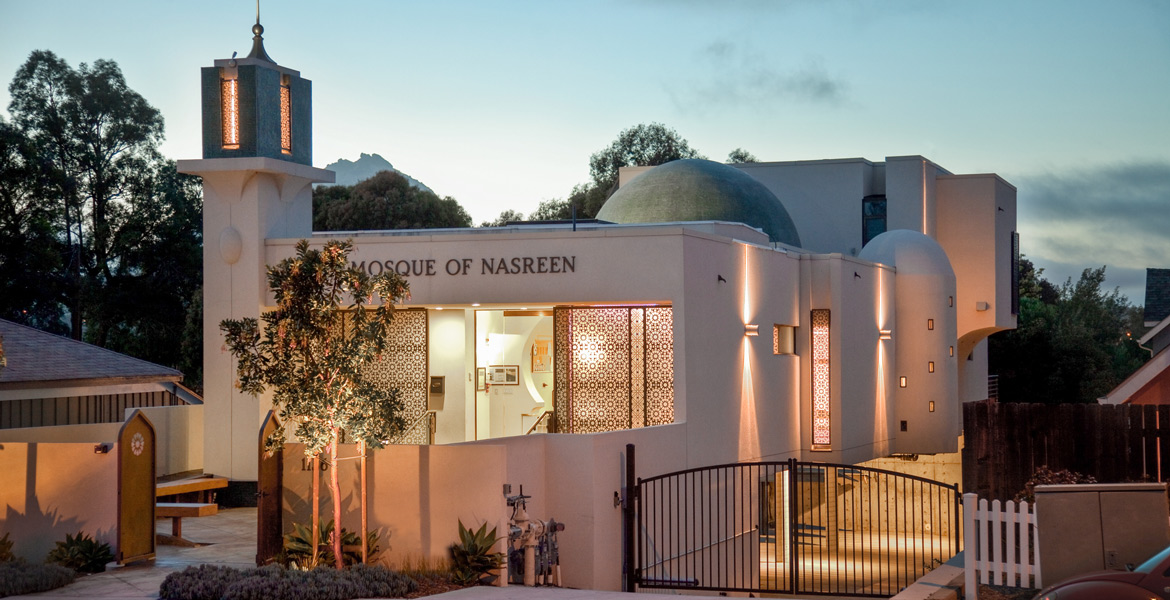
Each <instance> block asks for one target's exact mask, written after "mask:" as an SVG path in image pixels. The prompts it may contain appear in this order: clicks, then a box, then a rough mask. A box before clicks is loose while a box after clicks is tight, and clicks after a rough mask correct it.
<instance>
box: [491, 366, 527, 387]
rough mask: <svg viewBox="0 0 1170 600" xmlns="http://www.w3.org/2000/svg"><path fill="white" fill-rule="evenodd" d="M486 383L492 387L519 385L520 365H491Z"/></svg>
mask: <svg viewBox="0 0 1170 600" xmlns="http://www.w3.org/2000/svg"><path fill="white" fill-rule="evenodd" d="M488 381H489V382H491V383H492V384H494V385H520V365H491V366H489V367H488Z"/></svg>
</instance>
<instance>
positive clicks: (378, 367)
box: [365, 310, 428, 443]
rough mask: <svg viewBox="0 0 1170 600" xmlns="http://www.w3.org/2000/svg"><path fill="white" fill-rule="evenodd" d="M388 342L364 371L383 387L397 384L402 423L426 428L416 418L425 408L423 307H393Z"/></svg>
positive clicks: (422, 428) (425, 353)
mask: <svg viewBox="0 0 1170 600" xmlns="http://www.w3.org/2000/svg"><path fill="white" fill-rule="evenodd" d="M388 342H389V343H388V345H387V348H386V351H385V352H384V353H382V358H381V360H379V361H378V362H376V363H375V364H373V365H370V366H368V367H366V372H365V375H366V376H367V377H369V378H370V380H371V381H373V382H375V383H376V384H378V385H379V386H381V387H383V388H384V389H394V388H398V399H399V400H401V401H402V418H403V419H404V420H405V421H406V426H407V427H411V426H412V425H415V426H416V427H418V428H420V429H421V430H422V431H426V430H427V429H426V427H425V426H424V425H419V424H418V421H419V419H420V418H422V416H423V414H424V413H426V412H427V369H428V364H427V311H425V310H396V311H394V321H393V322H392V323H391V324H390V335H389V340H388ZM419 435H420V436H421V435H423V434H421V433H420V434H419ZM418 439H421V438H418ZM402 443H424V442H410V441H403V442H402Z"/></svg>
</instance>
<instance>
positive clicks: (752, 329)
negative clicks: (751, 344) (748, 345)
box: [743, 323, 760, 337]
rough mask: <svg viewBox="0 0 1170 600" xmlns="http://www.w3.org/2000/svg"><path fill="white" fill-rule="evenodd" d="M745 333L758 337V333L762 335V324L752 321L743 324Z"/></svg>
mask: <svg viewBox="0 0 1170 600" xmlns="http://www.w3.org/2000/svg"><path fill="white" fill-rule="evenodd" d="M743 334H744V335H746V336H748V337H756V336H757V335H760V326H759V325H752V324H750V323H749V324H747V325H744V326H743Z"/></svg>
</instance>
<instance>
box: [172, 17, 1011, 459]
mask: <svg viewBox="0 0 1170 600" xmlns="http://www.w3.org/2000/svg"><path fill="white" fill-rule="evenodd" d="M253 31H254V33H255V38H254V47H253V50H252V52H251V53H250V54H249V55H248V56H247V57H245V58H240V59H225V60H217V61H215V63H214V65H213V66H211V67H206V68H204V69H203V72H202V94H203V158H202V159H197V160H183V161H180V162H179V168H180V170H181V171H182V172H184V173H191V174H195V175H200V176H202V178H203V182H204V233H203V239H204V311H205V314H204V356H205V366H204V377H205V392H204V396H205V398H204V400H205V404H204V416H203V420H204V428H203V429H204V444H203V451H204V457H203V460H204V465H203V469H204V471H205V472H210V473H216V474H220V475H226V476H228V477H230V478H232V479H233V480H237V481H242V482H246V481H255V480H256V477H257V472H256V469H257V467H256V435H257V432H258V431H259V429H260V425H261V421H262V418H263V416H264V415H265V413H266V412H267V411H268V410H269V409H270V408H271V406H270V403H269V401H267V400H266V399H265V398H263V397H261V398H254V397H251V396H249V395H247V394H244V393H242V392H241V391H240V390H239V389H237V388H236V387H234V385H233V382H234V379H235V377H234V372H233V368H234V363H233V361H232V358H231V356H230V354H229V353H228V352H227V351H226V350H225V349H224V345H223V341H222V333H221V332H220V329H219V323H220V322H221V321H222V320H224V319H227V318H232V319H239V318H243V317H259V316H260V315H261V313H263V312H264V311H265V310H269V309H271V308H272V307H273V305H274V302H273V300H272V298H271V297H270V295H269V293H268V290H267V282H266V278H265V268H266V265H271V264H275V263H277V262H279V261H280V260H282V259H284V258H287V257H289V256H291V255H292V253H293V248H294V245H295V244H296V242H297V241H298V240H300V239H304V238H308V239H311V240H314V241H316V242H318V243H321V242H324V241H325V240H326V239H331V238H338V237H350V238H352V239H353V240H354V242H355V245H356V249H355V251H354V253H353V254H352V255H351V259H352V261H353V263H354V264H355V265H357V266H359V267H360V268H362V269H364V270H365V271H366V272H368V273H370V274H373V275H376V274H378V273H380V272H383V271H387V270H394V271H396V272H398V273H399V274H401V275H403V276H405V277H406V278H407V280H408V281H409V283H410V289H411V297H410V299H409V301H408V302H407V303H406V304H405V305H403V306H401V307H399V308H400V309H401V310H400V311H398V312H397V316H396V318H395V322H394V323H395V324H394V331H393V333H392V341H391V350H390V351H389V352H388V353H387V354H386V355H385V356H384V357H383V361H382V363H381V364H379V365H378V366H376V367H374V368H373V369H372V375H373V376H374V377H375V378H377V379H378V380H379V381H380V382H382V383H383V384H384V385H386V386H390V387H396V388H398V389H399V390H400V393H401V396H402V398H403V399H404V402H405V411H406V417H407V422H408V423H410V431H408V432H407V433H406V436H404V438H402V439H401V440H397V441H400V442H408V441H410V442H414V443H425V444H430V443H434V444H451V443H459V442H474V441H477V440H492V441H493V443H503V444H509V443H510V442H508V441H507V440H509V439H513V438H522V437H524V436H526V435H527V434H541V433H544V432H549V433H550V434H555V435H551V436H550V437H562V436H569V437H572V436H589V435H597V434H604V433H605V432H614V431H626V432H628V435H629V436H632V437H633V438H634V439H640V438H639V436H643V434H641V433H638V432H647V433H645V434H644V438H645V442H644V443H646V444H650V445H653V444H661V443H667V442H662V440H663V439H664V436H665V437H667V438H671V440H672V441H670V442H668V444H669V445H671V447H675V448H679V449H682V451H683V452H684V454H685V457H686V460H685V462H686V464H688V465H691V466H699V465H709V464H718V463H724V462H739V461H759V460H779V459H784V458H788V457H798V458H801V459H803V460H820V461H826V462H835V463H846V464H852V463H858V462H862V461H866V460H870V459H873V458H877V457H884V456H889V455H891V454H933V453H946V452H955V451H956V450H957V447H958V439H959V435H960V428H961V423H960V420H961V409H960V403H961V402H963V401H967V400H978V399H983V398H986V397H987V346H986V338H987V336H989V335H990V334H992V333H994V332H996V331H1001V330H1004V329H1009V328H1013V327H1014V326H1015V324H1016V313H1017V302H1016V297H1017V264H1018V240H1017V236H1016V233H1015V223H1016V190H1015V188H1014V187H1013V186H1012V185H1011V184H1009V183H1008V182H1006V181H1004V180H1003V179H1002V178H1000V177H999V176H997V175H994V174H970V175H967V174H959V175H957V174H952V173H950V172H949V171H947V170H946V169H944V168H943V167H941V166H939V165H937V164H935V163H933V162H931V161H930V160H928V159H926V158H923V157H921V156H898V157H887V158H886V159H885V160H883V161H870V160H865V159H861V158H851V159H839V160H812V161H795V162H764V163H752V164H737V165H725V164H720V163H715V162H711V161H706V160H679V161H675V162H671V163H667V164H665V165H661V166H658V167H652V168H650V167H638V168H627V169H623V170H622V171H621V175H620V188H619V189H618V190H617V191H616V193H614V194H613V196H612V197H611V198H610V199H609V200H608V201H607V203H606V204H605V205H604V206H603V207H602V209H601V211H600V212H599V213H598V218H597V220H596V221H590V222H580V223H531V224H520V225H512V226H507V227H500V228H470V229H443V230H396V231H377V232H353V233H351V234H339V233H335V232H333V233H328V234H321V233H315V232H313V231H312V187H311V184H313V183H321V182H325V183H328V182H331V181H333V173H332V172H330V171H326V170H323V169H318V168H314V167H312V166H311V165H312V122H311V119H312V116H311V101H312V99H311V94H312V86H311V83H310V81H308V80H307V79H304V78H302V77H301V75H300V73H299V72H297V71H295V70H292V69H289V68H287V67H284V66H280V65H278V64H276V63H275V62H274V61H273V60H272V59H271V58H270V57H269V56H268V54H267V53H266V52H265V50H264V47H263V41H262V37H261V34H262V32H263V28H262V27H261V26H260V25H259V24H257V25H256V26H255V28H254V30H253ZM664 427H665V428H666V429H665V430H662V431H659V430H660V429H661V428H664ZM663 431H665V432H666V433H663ZM549 443H550V444H553V443H557V442H549Z"/></svg>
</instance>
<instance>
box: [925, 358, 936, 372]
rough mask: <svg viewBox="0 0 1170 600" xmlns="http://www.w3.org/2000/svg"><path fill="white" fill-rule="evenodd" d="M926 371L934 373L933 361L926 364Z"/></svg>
mask: <svg viewBox="0 0 1170 600" xmlns="http://www.w3.org/2000/svg"><path fill="white" fill-rule="evenodd" d="M926 371H927V372H928V373H934V361H933V360H932V361H930V362H928V363H926Z"/></svg>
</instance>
